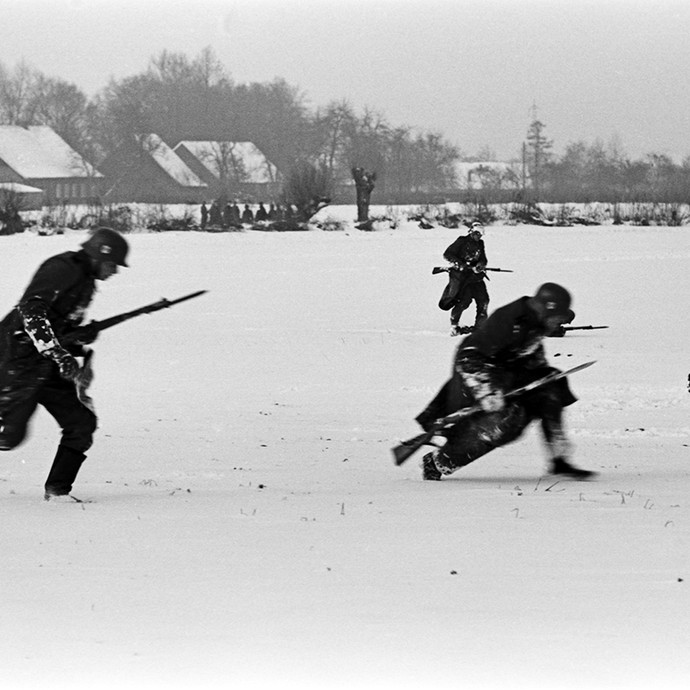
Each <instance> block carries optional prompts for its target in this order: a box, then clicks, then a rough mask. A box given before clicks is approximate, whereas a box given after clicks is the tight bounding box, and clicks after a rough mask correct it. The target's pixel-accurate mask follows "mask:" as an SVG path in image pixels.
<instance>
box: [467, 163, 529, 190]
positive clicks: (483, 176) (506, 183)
mask: <svg viewBox="0 0 690 690" xmlns="http://www.w3.org/2000/svg"><path fill="white" fill-rule="evenodd" d="M454 167H455V177H456V180H457V185H458V189H462V190H468V189H519V188H520V184H521V171H520V167H519V165H518V164H516V163H506V162H503V161H459V162H457V163H455V166H454Z"/></svg>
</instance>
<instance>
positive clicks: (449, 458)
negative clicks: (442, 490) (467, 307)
mask: <svg viewBox="0 0 690 690" xmlns="http://www.w3.org/2000/svg"><path fill="white" fill-rule="evenodd" d="M570 302H571V299H570V294H569V292H568V291H567V290H566V289H565V288H564V287H562V286H560V285H557V284H556V283H544V284H543V285H542V286H541V287H540V288H539V289H538V290H537V292H536V294H535V295H534V296H532V297H529V296H525V297H521V298H520V299H518V300H516V301H514V302H511V303H510V304H507V305H506V306H504V307H501V308H499V309H497V310H496V311H495V312H494V313H493V314H491V316H490V317H489V318H488V320H486V321H485V322H484V323H483V324H482V325H481V326H480V327H479V328H477V329H476V330H475V331H474V332H473V333H471V334H470V335H468V336H467V337H466V338H464V340H463V341H462V342H461V343H460V345H459V347H458V350H457V353H456V356H455V361H454V367H453V374H452V377H451V379H450V380H449V381H448V382H447V383H446V384H445V385H444V386H443V388H442V389H441V390H440V392H439V393H438V395H437V396H436V397H435V398H434V399H433V400H432V401H431V403H429V405H428V406H427V408H426V409H425V410H424V411H423V412H422V413H421V414H420V415H419V416H418V417H417V421H418V422H419V424H420V425H421V426H422V428H424V430H425V431H428V430H429V429H430V428H431V425H432V423H433V422H434V421H435V420H436V419H438V418H440V417H444V416H446V415H448V414H451V413H452V412H455V411H457V410H458V409H460V408H463V407H469V406H473V405H479V406H480V407H481V408H482V410H483V412H482V413H480V414H477V415H474V416H471V417H468V418H467V419H462V420H460V421H459V423H458V424H456V425H455V426H453V427H452V428H450V429H449V430H447V431H445V432H444V434H443V435H444V436H446V439H447V442H446V444H445V445H444V446H443V448H440V449H438V450H436V451H434V452H431V453H428V454H427V455H425V456H424V459H423V461H422V470H423V477H424V479H427V480H439V479H441V477H442V476H443V475H447V474H451V473H452V472H454V471H455V470H457V469H459V468H460V467H464V466H465V465H468V464H469V463H471V462H473V461H474V460H476V459H477V458H480V457H481V456H482V455H485V454H486V453H488V452H489V451H491V450H493V449H494V448H498V447H499V446H503V445H505V444H507V443H509V442H511V441H514V440H515V439H517V438H518V437H519V436H520V435H521V434H522V432H523V431H524V430H525V429H526V428H527V426H528V425H529V424H530V422H532V421H538V422H539V424H540V426H541V431H542V435H543V438H544V443H545V445H546V449H547V452H548V456H549V462H550V465H549V471H550V472H551V473H552V474H554V475H564V476H569V477H573V478H576V479H588V478H590V477H592V476H594V474H595V473H594V472H590V471H588V470H583V469H579V468H577V467H574V466H573V465H572V464H571V463H570V457H569V456H570V444H569V442H568V439H567V437H566V432H565V429H564V425H563V408H564V407H567V406H568V405H572V403H574V402H575V401H576V398H575V396H574V395H573V393H572V392H571V390H570V388H569V386H568V382H567V379H566V378H561V379H559V380H557V381H553V382H552V383H549V384H545V385H543V386H540V387H538V388H535V389H533V390H532V391H529V392H527V393H525V394H524V395H521V396H519V397H517V398H515V399H509V400H506V399H505V397H504V396H505V393H507V392H508V391H510V390H512V389H515V388H518V387H521V386H524V385H526V384H528V383H530V382H532V381H536V380H537V379H540V378H542V377H543V376H546V375H547V374H549V373H552V372H554V371H558V370H557V369H554V368H553V367H551V366H549V365H548V363H547V361H546V356H545V352H544V347H543V344H542V339H543V338H544V337H545V336H547V335H549V334H550V333H551V332H552V331H553V330H555V329H557V328H558V327H559V326H561V325H562V324H563V323H564V321H565V320H566V319H568V318H569V317H570V314H571V313H572V312H571V311H570Z"/></svg>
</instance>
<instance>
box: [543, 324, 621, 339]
mask: <svg viewBox="0 0 690 690" xmlns="http://www.w3.org/2000/svg"><path fill="white" fill-rule="evenodd" d="M600 328H608V326H559V327H558V328H557V329H556V330H555V331H554V332H553V333H549V337H550V338H562V337H563V336H564V335H565V334H566V333H570V331H596V330H598V329H600Z"/></svg>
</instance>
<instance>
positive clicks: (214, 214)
mask: <svg viewBox="0 0 690 690" xmlns="http://www.w3.org/2000/svg"><path fill="white" fill-rule="evenodd" d="M208 220H209V223H210V224H211V225H216V226H221V225H222V224H223V217H222V215H221V211H220V203H219V202H218V201H217V200H216V201H214V202H213V203H212V204H211V208H210V210H209V214H208Z"/></svg>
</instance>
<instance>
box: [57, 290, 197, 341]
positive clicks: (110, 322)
mask: <svg viewBox="0 0 690 690" xmlns="http://www.w3.org/2000/svg"><path fill="white" fill-rule="evenodd" d="M206 292H208V290H198V291H197V292H191V293H190V294H188V295H184V296H183V297H178V298H177V299H172V300H169V299H165V297H164V298H163V299H160V300H158V301H157V302H153V303H151V304H147V305H145V306H143V307H139V308H138V309H133V310H132V311H126V312H124V313H123V314H116V315H115V316H111V317H110V318H108V319H102V320H101V321H91V322H90V323H87V324H86V325H84V326H78V327H77V328H75V329H74V330H71V331H69V332H67V333H66V334H65V335H63V336H62V337H61V338H60V343H61V344H63V345H67V344H69V343H82V344H84V345H87V344H89V343H92V342H93V341H94V340H95V339H96V336H97V335H98V334H99V333H100V332H101V331H104V330H105V329H106V328H112V327H113V326H117V325H118V324H120V323H122V322H123V321H128V320H129V319H133V318H134V317H135V316H141V315H142V314H151V313H152V312H154V311H160V310H161V309H167V308H168V307H172V306H174V305H176V304H179V303H180V302H186V301H187V300H188V299H192V298H193V297H199V295H203V294H204V293H206Z"/></svg>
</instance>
